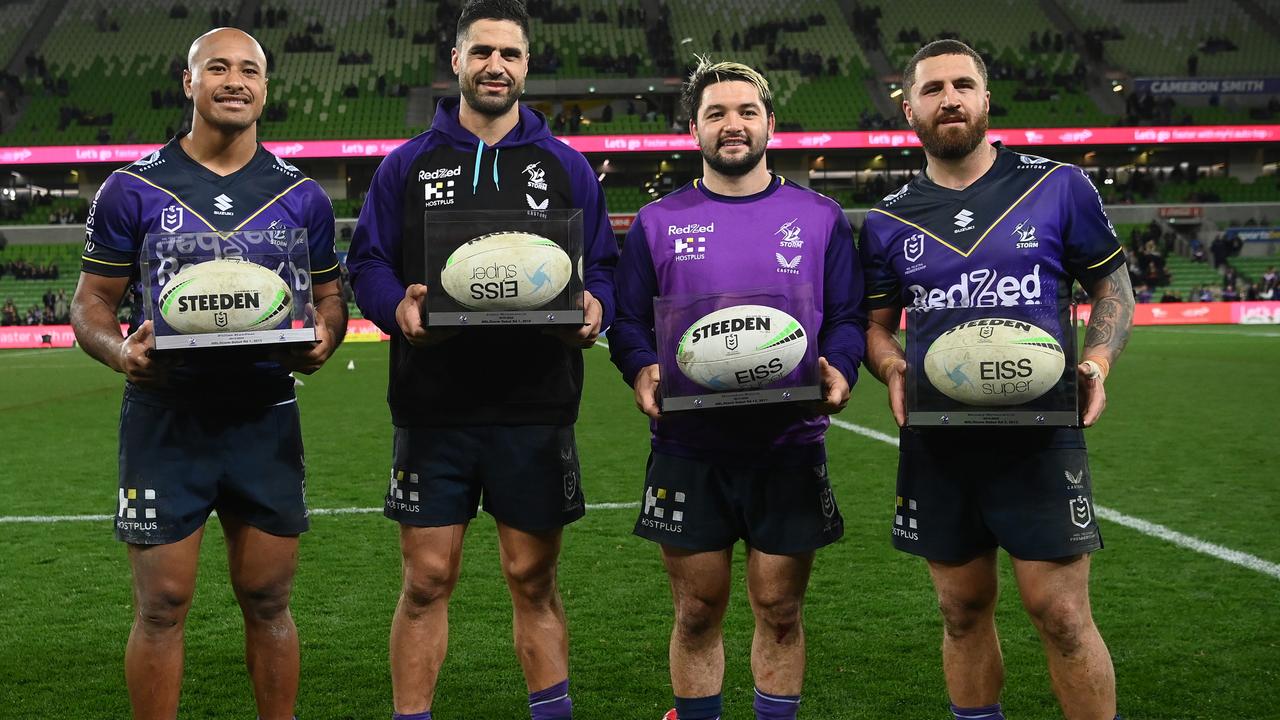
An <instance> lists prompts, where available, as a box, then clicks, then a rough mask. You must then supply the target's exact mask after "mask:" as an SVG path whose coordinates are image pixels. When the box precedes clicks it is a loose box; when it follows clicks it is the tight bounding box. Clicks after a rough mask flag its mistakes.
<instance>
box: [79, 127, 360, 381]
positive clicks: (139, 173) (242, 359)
mask: <svg viewBox="0 0 1280 720" xmlns="http://www.w3.org/2000/svg"><path fill="white" fill-rule="evenodd" d="M179 140H180V138H174V139H173V140H171V141H169V143H168V144H166V145H165V146H164V147H162V148H161V149H159V150H157V151H155V152H153V153H151V154H150V155H148V156H146V157H144V158H142V159H141V160H138V161H137V162H135V163H133V164H132V165H129V166H127V167H124V168H121V169H119V170H116V171H115V172H114V173H112V174H111V175H110V177H108V178H107V180H106V182H105V183H103V185H102V187H101V188H100V189H99V190H98V194H97V196H96V197H95V198H94V200H93V204H92V205H91V206H90V207H89V219H88V221H87V222H86V223H85V235H86V239H85V247H84V255H83V262H82V267H81V269H82V270H83V271H84V272H86V273H90V274H93V275H104V276H107V277H129V278H132V279H133V281H134V288H135V290H136V291H137V292H138V294H139V297H141V294H142V287H141V285H142V284H141V280H140V278H141V269H140V264H139V263H140V260H141V253H142V250H143V243H144V240H145V238H146V236H147V234H148V233H185V232H210V231H216V232H231V231H236V230H283V229H291V228H306V230H307V244H308V251H309V254H310V261H311V282H312V284H313V286H314V285H319V284H323V283H326V282H331V281H333V280H336V279H338V277H339V269H338V257H337V254H336V252H335V250H334V245H333V205H332V203H330V201H329V197H328V196H327V195H325V193H324V191H323V190H321V189H320V186H319V185H317V184H316V182H315V181H313V180H311V179H310V178H308V177H306V176H305V175H303V174H302V172H301V171H299V170H298V168H296V167H294V166H293V165H290V164H289V163H288V162H285V161H284V160H283V159H281V158H278V157H276V156H275V155H273V154H271V153H269V152H267V151H266V150H265V149H263V147H262V146H261V145H259V146H258V150H257V153H256V154H255V155H254V156H253V159H252V160H250V161H249V163H248V164H247V165H245V166H244V167H243V168H241V169H240V170H237V171H236V172H234V173H231V174H230V175H227V176H225V177H224V176H220V175H218V174H216V173H214V172H213V171H211V170H209V169H208V168H206V167H204V166H203V165H201V164H200V163H198V162H196V161H195V160H192V159H191V157H190V156H188V155H187V153H186V152H185V151H183V149H182V146H181V145H180V144H179ZM141 322H142V318H141V317H134V318H133V320H132V321H131V323H130V331H132V330H134V329H135V328H136V327H137V325H139V324H141ZM254 353H256V355H257V356H258V357H260V356H261V351H260V350H259V351H254ZM252 357H253V354H250V353H249V351H245V350H238V349H226V350H222V349H209V350H202V351H199V352H191V353H183V366H182V367H180V368H178V369H176V370H175V371H174V372H173V373H172V376H171V383H170V385H171V387H169V388H167V389H166V390H146V391H143V390H141V389H140V388H137V387H134V386H132V385H130V386H129V387H128V388H127V391H128V393H129V395H130V397H131V398H134V399H139V400H143V401H151V402H153V403H158V404H171V403H182V402H189V401H192V400H198V399H201V398H204V399H208V400H214V401H217V402H219V403H223V404H227V403H242V404H243V403H247V404H273V403H276V402H281V401H283V400H287V399H289V398H291V397H293V380H292V378H290V377H289V374H288V373H287V372H285V370H284V369H283V368H281V367H280V366H279V365H277V364H275V363H270V362H254V361H253V360H252V359H251V358H252Z"/></svg>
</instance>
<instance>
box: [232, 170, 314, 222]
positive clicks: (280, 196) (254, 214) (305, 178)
mask: <svg viewBox="0 0 1280 720" xmlns="http://www.w3.org/2000/svg"><path fill="white" fill-rule="evenodd" d="M310 179H311V178H309V177H304V178H302V179H301V180H299V181H298V182H296V183H294V184H292V185H290V186H289V187H287V188H285V189H284V191H283V192H281V193H280V194H279V195H277V196H275V197H273V198H271V199H270V200H268V201H267V203H266V204H265V205H263V206H262V207H260V208H258V209H257V210H255V211H254V212H253V214H252V215H250V216H249V217H247V218H245V219H244V222H242V223H240V224H239V225H237V226H236V227H235V230H232V231H231V232H235V231H236V230H239V229H240V228H242V227H244V226H245V225H248V224H249V221H250V220H252V219H254V218H256V217H258V216H259V215H261V214H262V211H263V210H266V209H267V208H269V207H271V206H272V205H275V204H276V201H277V200H279V199H280V198H282V197H284V196H285V195H288V194H289V191H291V190H293V189H294V188H296V187H298V186H299V185H301V184H302V183H304V182H306V181H308V180H310Z"/></svg>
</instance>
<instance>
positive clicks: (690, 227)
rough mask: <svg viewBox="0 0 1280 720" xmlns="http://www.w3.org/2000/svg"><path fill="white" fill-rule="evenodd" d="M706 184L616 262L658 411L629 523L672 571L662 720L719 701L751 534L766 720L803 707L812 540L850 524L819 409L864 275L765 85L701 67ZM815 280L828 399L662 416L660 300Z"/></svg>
mask: <svg viewBox="0 0 1280 720" xmlns="http://www.w3.org/2000/svg"><path fill="white" fill-rule="evenodd" d="M682 100H683V102H684V106H685V107H684V109H685V111H686V112H687V113H688V115H689V118H690V122H689V129H690V131H691V133H692V134H693V136H694V137H695V138H696V139H697V141H698V146H699V148H701V151H702V158H703V163H702V172H703V175H702V178H701V179H699V180H695V181H694V182H692V183H690V184H689V185H686V186H684V187H683V188H681V189H679V190H677V191H676V192H674V193H672V194H670V195H668V196H666V197H664V198H662V199H661V200H659V201H657V202H654V203H651V204H649V205H648V206H646V207H644V208H643V209H641V210H640V213H639V214H638V215H637V217H636V221H635V223H634V224H633V225H632V226H631V230H630V232H628V233H627V239H626V242H625V244H624V245H623V253H622V260H621V262H620V264H619V266H618V272H617V281H616V282H617V288H618V317H617V320H616V321H615V322H614V325H613V328H612V329H611V330H610V332H609V340H610V351H611V353H612V356H613V362H614V364H616V365H617V366H618V369H620V370H621V371H622V374H623V377H624V378H625V380H626V381H627V383H628V384H629V385H631V386H632V387H633V388H634V390H635V399H636V405H638V406H639V408H640V410H641V411H643V412H644V413H645V414H646V415H648V416H649V418H650V429H651V430H652V433H653V451H652V454H651V455H650V457H649V463H648V470H647V472H646V480H645V484H646V486H645V490H644V500H643V504H642V509H641V512H640V517H639V519H638V520H637V522H636V527H635V533H636V534H637V535H639V536H641V537H644V538H647V539H649V540H653V541H654V542H657V543H659V544H660V545H661V547H662V558H663V562H664V563H665V564H666V568H667V574H668V576H669V578H670V582H671V593H672V598H673V601H674V603H675V626H674V628H673V630H672V633H671V648H670V660H671V684H672V689H673V690H674V692H675V705H676V707H675V709H674V710H672V711H671V712H669V713H668V714H667V717H668V718H675V717H678V718H679V720H712V719H714V718H718V717H719V716H720V713H721V707H722V703H721V686H722V683H723V679H724V645H723V641H722V633H721V624H722V621H723V618H724V612H725V608H726V607H727V606H728V603H729V587H730V577H731V563H732V560H733V546H734V545H735V544H736V543H737V541H738V540H739V539H742V540H744V541H745V542H746V545H747V593H748V596H749V598H750V600H751V608H752V611H753V613H754V614H755V636H754V638H753V640H752V645H751V667H752V671H753V674H754V677H755V682H756V689H755V698H754V706H755V710H756V717H757V718H759V719H760V720H786V719H790V718H794V717H795V716H796V711H797V709H798V707H799V704H800V691H801V686H802V684H803V680H804V668H805V652H804V625H803V622H802V615H803V613H802V610H803V607H804V596H805V590H806V588H807V586H808V582H809V573H810V570H811V568H812V566H813V559H814V553H815V551H816V550H817V549H818V548H820V547H823V546H825V545H828V544H830V543H833V542H835V541H836V540H838V539H839V538H840V536H841V535H842V534H843V532H844V521H843V519H842V518H841V516H840V511H839V509H838V508H837V507H836V502H835V497H834V495H833V494H832V491H831V484H830V482H829V480H828V477H827V466H826V447H825V444H824V435H825V431H826V428H827V425H828V419H827V415H828V414H831V413H836V412H839V411H840V410H841V409H842V408H843V407H844V406H845V403H847V402H848V399H849V388H850V386H851V385H852V384H853V383H854V382H855V381H856V380H857V368H858V363H859V361H860V360H861V358H862V354H863V352H864V350H865V347H866V338H865V335H864V332H863V328H862V324H863V322H864V319H865V318H864V316H863V313H862V307H861V298H862V275H861V273H860V272H859V271H858V268H857V257H856V254H855V252H854V248H853V233H852V230H851V229H850V227H849V222H848V221H847V220H846V219H845V216H844V213H843V212H842V211H841V210H840V207H839V206H838V205H836V204H835V203H834V202H832V201H831V200H829V199H827V198H825V197H823V196H822V195H819V194H818V193H815V192H813V191H811V190H809V189H807V188H803V187H799V186H796V185H794V184H793V183H790V182H788V181H786V180H785V179H783V178H782V177H779V176H776V175H773V174H772V173H770V172H769V169H768V166H767V165H766V164H765V148H766V146H767V144H768V142H769V138H770V136H771V135H772V134H773V128H774V116H773V100H772V94H771V93H770V90H769V85H768V83H767V82H766V81H765V79H764V78H763V77H762V76H761V75H760V74H759V73H758V72H756V71H755V70H753V69H751V68H749V67H747V66H745V65H740V64H738V63H731V62H722V63H715V64H712V63H710V62H707V61H703V62H702V63H700V64H699V66H698V68H697V69H696V70H695V71H694V72H693V74H692V75H691V76H690V78H689V82H688V83H686V85H685V88H684V94H683V98H682ZM800 284H809V285H811V287H812V289H813V296H814V305H815V311H814V322H815V324H817V327H814V328H808V330H809V331H810V332H809V335H810V337H816V338H817V341H818V348H819V355H820V358H819V361H818V362H819V367H820V371H821V380H822V389H823V400H822V401H821V402H820V403H818V404H817V405H816V406H815V405H812V404H793V405H774V406H770V407H768V408H760V407H755V408H732V409H717V410H699V411H694V412H691V413H685V414H663V413H662V412H661V411H660V408H659V406H658V387H659V384H660V383H661V382H662V380H663V379H662V378H661V377H660V376H659V368H658V354H657V349H656V347H657V345H656V337H655V331H654V309H653V298H654V297H655V296H663V295H675V294H692V293H699V294H700V293H708V292H731V291H738V290H750V289H754V288H766V287H773V288H787V287H792V286H797V285H800Z"/></svg>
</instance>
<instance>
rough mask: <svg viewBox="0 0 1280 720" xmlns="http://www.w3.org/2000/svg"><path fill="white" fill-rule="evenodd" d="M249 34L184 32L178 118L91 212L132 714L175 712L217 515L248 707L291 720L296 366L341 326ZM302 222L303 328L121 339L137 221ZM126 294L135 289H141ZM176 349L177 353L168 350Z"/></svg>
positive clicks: (86, 268)
mask: <svg viewBox="0 0 1280 720" xmlns="http://www.w3.org/2000/svg"><path fill="white" fill-rule="evenodd" d="M266 65H267V61H266V58H265V57H264V55H263V52H262V48H261V47H260V46H259V45H258V42H257V41H256V40H254V39H253V38H252V37H250V36H249V35H246V34H245V33H243V32H241V31H239V30H236V29H234V28H221V29H218V30H213V31H210V32H209V33H206V34H205V35H202V36H201V37H200V38H198V39H197V40H196V41H195V42H194V43H193V44H192V45H191V50H190V52H189V54H188V56H187V69H186V70H185V71H183V87H184V89H185V91H186V94H187V97H189V98H191V100H192V102H193V103H194V105H195V114H194V116H193V117H192V123H191V132H190V133H187V134H185V135H182V136H179V137H176V138H174V139H173V140H171V141H170V142H169V143H168V144H167V145H165V146H164V147H163V148H160V149H159V150H157V151H155V152H154V153H151V154H150V155H148V156H146V157H144V158H142V159H141V160H139V161H137V162H136V163H134V164H132V165H130V166H128V167H125V168H121V169H120V170H117V171H115V172H114V173H112V175H111V176H110V177H109V178H107V180H106V182H105V183H103V186H102V188H101V189H100V190H99V191H98V194H97V196H96V197H95V198H94V201H93V204H92V205H91V206H90V208H89V218H88V221H87V222H86V226H85V232H86V235H87V239H86V241H85V247H84V258H83V267H82V272H81V275H80V284H79V286H78V287H77V288H76V293H75V297H74V298H73V300H72V310H71V322H72V325H73V326H74V327H75V332H76V339H77V340H78V341H79V342H80V345H81V347H83V348H84V350H85V352H87V353H89V354H90V355H92V356H93V357H94V358H96V359H98V360H99V361H101V362H102V363H103V364H104V365H106V366H108V367H110V368H112V369H113V370H115V371H117V372H120V373H123V374H124V375H125V378H126V383H125V392H124V401H123V406H122V408H121V411H120V487H119V501H118V504H117V510H116V516H115V532H116V537H117V538H118V539H120V540H122V541H124V542H126V543H128V544H129V546H128V547H129V564H130V567H131V568H132V570H133V596H134V605H135V607H134V619H133V628H132V630H131V632H130V633H129V643H128V646H127V647H126V649H125V682H126V684H127V685H128V688H129V700H130V702H131V704H132V706H133V714H134V717H135V718H154V719H157V720H159V719H161V718H165V719H168V718H173V717H176V716H177V714H178V696H179V690H180V688H181V686H182V663H183V625H184V623H185V620H186V616H187V611H188V609H190V607H191V600H192V595H193V593H194V591H195V582H196V565H197V561H198V559H199V553H200V542H201V539H202V538H203V537H204V528H205V523H206V521H207V520H208V517H209V513H210V512H211V511H213V510H215V509H216V510H217V511H218V520H219V522H220V523H221V525H222V529H223V532H224V534H225V535H226V542H227V556H228V559H229V565H230V571H231V586H232V588H233V589H234V591H235V595H236V599H237V601H238V602H239V603H240V609H241V612H242V613H243V615H244V627H245V660H246V664H247V665H248V666H249V675H250V679H251V680H252V683H253V694H254V699H255V701H256V704H257V709H258V715H259V717H260V718H262V719H263V720H283V719H285V718H290V717H292V716H293V706H294V700H295V698H296V696H297V693H298V632H297V629H296V628H295V627H294V624H293V618H292V616H291V615H290V613H289V596H290V593H291V590H292V586H293V576H294V571H295V569H296V567H297V561H298V535H299V534H300V533H302V532H303V531H305V530H306V529H307V527H308V520H307V509H306V499H305V481H304V468H303V457H302V429H301V426H300V424H299V418H298V406H297V401H296V399H295V397H294V390H293V386H294V380H293V378H292V377H291V376H290V375H289V373H290V371H293V370H296V371H300V372H304V373H312V372H315V371H316V370H317V369H319V368H320V366H321V365H323V364H324V362H325V361H326V360H328V359H329V357H330V356H331V355H332V354H333V351H334V350H335V349H336V348H337V346H338V344H339V343H341V342H342V337H343V335H344V334H345V332H346V322H347V306H346V303H345V302H343V300H342V290H341V281H340V279H339V270H338V258H337V255H336V253H335V251H334V245H333V206H332V205H331V204H330V202H329V198H328V196H326V195H325V194H324V191H323V190H321V189H320V187H319V185H317V184H316V183H315V182H314V181H313V180H311V179H310V178H308V177H306V176H305V175H303V174H302V173H301V172H300V171H299V170H298V168H296V167H294V166H293V165H290V164H289V163H288V162H285V161H284V160H283V159H281V158H278V157H276V156H274V155H272V154H271V153H269V152H267V151H266V150H265V149H263V147H262V146H261V145H260V144H259V143H258V139H257V121H258V117H259V116H260V115H261V114H262V107H263V102H264V101H265V99H266V93H267V77H266ZM289 228H306V229H307V244H308V252H309V254H310V261H311V268H312V271H311V284H312V297H313V301H314V304H315V310H316V323H315V331H316V337H317V339H318V342H316V343H315V344H314V345H311V346H307V347H305V348H302V349H297V350H292V351H286V352H279V353H276V354H275V355H273V356H272V359H271V360H270V361H262V359H261V357H260V356H257V355H256V354H245V353H244V351H241V350H237V349H227V350H221V349H211V350H205V351H200V352H192V353H190V354H189V355H187V356H184V357H183V362H182V363H181V364H180V365H179V364H176V363H174V362H170V359H171V358H172V357H173V355H172V351H171V352H169V353H168V354H162V353H156V352H155V338H154V334H153V330H152V324H151V321H150V320H148V321H146V322H143V323H141V324H140V325H139V323H138V320H139V318H136V317H135V318H134V320H133V322H132V323H131V328H130V330H131V332H130V334H129V335H128V336H127V337H123V338H122V337H121V336H120V325H119V323H118V322H117V321H116V308H117V307H118V306H119V304H120V301H121V299H122V298H123V297H124V296H125V294H126V292H127V291H128V290H129V288H130V286H131V285H132V286H134V287H135V288H139V287H140V281H139V278H140V274H141V273H142V272H147V271H148V270H147V269H146V268H145V267H142V260H141V255H142V251H143V242H144V239H145V237H146V235H147V234H148V233H181V232H203V233H210V232H220V233H229V232H233V231H237V230H246V231H249V230H256V231H268V230H282V231H283V230H287V229H289ZM140 292H141V291H140ZM179 352H181V351H179Z"/></svg>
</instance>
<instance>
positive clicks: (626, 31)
mask: <svg viewBox="0 0 1280 720" xmlns="http://www.w3.org/2000/svg"><path fill="white" fill-rule="evenodd" d="M572 4H573V5H575V6H577V7H579V8H580V9H581V10H582V16H581V18H580V19H579V20H578V21H575V22H548V21H546V20H544V19H541V18H537V17H534V18H531V19H530V22H529V34H530V36H531V37H533V39H534V50H533V52H534V53H535V54H536V53H537V51H538V49H539V48H541V47H542V46H543V45H544V44H550V45H551V46H552V48H554V49H555V53H556V58H557V59H558V60H559V61H560V65H559V68H557V69H556V70H555V71H554V73H549V72H547V69H546V68H545V67H538V66H537V65H536V64H535V65H533V66H531V67H530V68H529V70H530V73H531V74H533V75H535V76H537V75H548V74H554V75H555V76H556V77H561V78H583V77H588V78H589V77H625V74H624V73H618V72H602V71H600V70H598V69H596V68H594V67H591V66H590V65H589V64H584V63H583V62H582V61H583V59H584V58H589V57H605V56H608V57H612V58H615V59H621V58H624V57H626V56H628V55H632V54H634V55H636V56H637V57H638V58H639V59H640V64H639V65H638V66H637V72H636V75H637V77H652V76H654V75H657V74H658V73H657V71H656V69H655V68H654V65H653V59H652V53H651V52H650V51H649V47H648V38H647V35H646V31H645V29H644V28H643V27H619V26H618V22H617V17H618V12H619V11H620V10H628V9H630V10H640V9H641V7H642V5H643V3H641V2H640V1H639V0H575V1H574V2H573V3H572ZM598 12H603V13H604V14H605V16H607V17H608V20H607V21H606V22H595V21H594V20H593V19H592V18H593V16H594V15H595V14H596V13H598Z"/></svg>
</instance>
